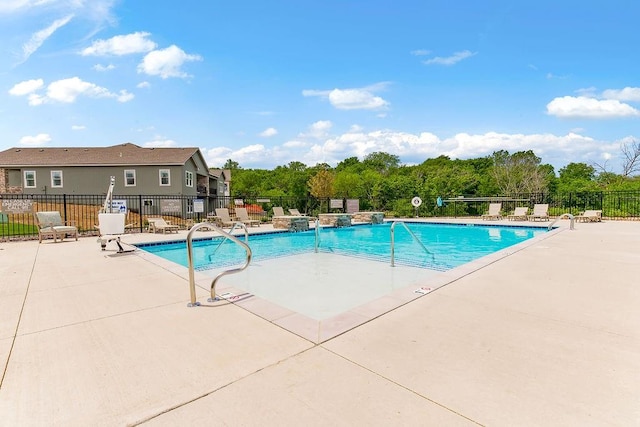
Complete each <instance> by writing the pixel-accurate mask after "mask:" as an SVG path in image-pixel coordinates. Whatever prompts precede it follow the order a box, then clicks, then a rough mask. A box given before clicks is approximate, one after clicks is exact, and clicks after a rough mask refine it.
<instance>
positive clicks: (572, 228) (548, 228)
mask: <svg viewBox="0 0 640 427" xmlns="http://www.w3.org/2000/svg"><path fill="white" fill-rule="evenodd" d="M565 215H566V216H568V217H569V220H570V221H571V223H570V224H569V230H574V229H575V227H574V225H573V223H574V221H575V217H574V216H573V215H571V214H570V213H566V214H562V215H560V216H558V218H556V219H555V220H554V221H553V222H552V223H551V224H549V226H548V227H547V231H551V230H552V229H553V226H554V224H555V223H556V222H558V220H560V218H562V217H563V216H565Z"/></svg>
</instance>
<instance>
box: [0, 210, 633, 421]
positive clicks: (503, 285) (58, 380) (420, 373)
mask: <svg viewBox="0 0 640 427" xmlns="http://www.w3.org/2000/svg"><path fill="white" fill-rule="evenodd" d="M561 224H562V227H563V228H564V230H563V231H561V232H559V233H557V234H555V235H554V236H552V237H549V238H547V239H544V240H540V241H537V242H535V243H534V244H532V245H530V246H528V247H526V248H525V249H523V250H521V251H518V252H515V253H513V254H511V255H509V256H507V257H506V258H504V259H502V260H499V261H497V262H494V263H491V264H489V265H487V266H486V267H484V268H482V269H480V270H477V271H475V272H472V273H470V274H468V275H466V276H463V277H461V278H459V279H457V280H455V281H454V282H453V283H450V284H449V285H447V286H444V287H441V288H439V289H437V290H436V291H434V292H431V293H430V294H428V295H425V296H423V297H421V298H418V299H416V300H414V301H412V302H410V303H408V304H405V305H403V306H401V307H399V308H397V309H395V310H393V311H391V312H389V313H386V314H384V315H382V316H380V317H378V318H375V319H374V320H372V321H369V322H368V323H365V324H363V325H361V326H358V327H356V328H354V329H351V330H349V331H347V332H345V333H343V334H341V335H338V336H337V337H335V338H331V339H329V340H327V341H324V342H321V343H319V344H318V343H315V342H313V341H310V340H308V339H305V338H302V337H301V336H300V335H297V334H294V333H292V332H289V331H288V330H286V329H283V328H281V327H279V326H277V325H276V324H274V323H272V322H269V321H267V320H264V319H263V318H261V317H259V316H257V315H255V314H253V313H251V312H250V311H247V310H245V309H243V308H242V307H240V306H238V305H234V304H229V303H226V302H222V303H213V304H206V297H207V294H208V292H207V290H205V289H201V288H198V290H197V293H198V295H197V297H198V301H203V302H205V304H204V305H205V306H204V307H199V308H187V307H186V303H187V302H188V300H189V292H188V284H187V281H186V279H185V277H184V274H183V271H181V270H179V269H171V268H160V267H158V265H156V264H153V263H151V262H149V261H148V260H147V259H145V258H144V257H141V256H138V255H136V254H133V255H122V256H109V255H111V254H112V252H111V253H110V252H109V251H107V252H102V251H100V249H99V244H98V243H97V242H96V239H95V238H89V237H87V238H81V239H80V240H79V241H78V242H76V241H72V240H65V241H64V242H63V243H57V244H55V243H53V242H52V241H45V242H43V243H42V244H38V242H37V241H36V242H9V243H0V374H1V375H2V377H1V381H2V382H1V384H0V425H2V426H32V425H33V426H49V425H56V426H57V425H60V426H89V425H91V426H99V425H107V426H111V425H113V426H121V425H139V424H142V425H145V426H176V425H189V424H197V425H229V426H238V425H242V426H254V425H255V426H270V425H274V426H300V425H304V426H327V425H334V426H365V425H366V426H391V425H393V426H401V425H405V426H414V425H415V426H423V425H437V426H441V425H446V426H458V425H460V426H473V425H488V426H528V425H532V426H533V425H535V426H541V425H543V426H549V425H554V426H555V425H567V426H633V425H640V310H639V307H640V286H639V284H640V251H639V250H638V248H639V247H640V223H636V222H615V221H607V222H603V223H597V224H577V225H576V230H573V231H570V230H568V229H567V222H566V221H562V222H561ZM260 228H261V229H266V227H260ZM149 237H150V235H138V236H134V237H132V238H133V239H142V238H145V239H148V238H149ZM174 237H175V235H173V236H171V238H174ZM181 237H184V234H182V236H181ZM153 238H156V239H162V238H166V236H160V235H157V236H153Z"/></svg>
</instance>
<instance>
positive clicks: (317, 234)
mask: <svg viewBox="0 0 640 427" xmlns="http://www.w3.org/2000/svg"><path fill="white" fill-rule="evenodd" d="M315 235H316V241H315V245H314V252H315V253H318V246H320V220H319V219H316V226H315Z"/></svg>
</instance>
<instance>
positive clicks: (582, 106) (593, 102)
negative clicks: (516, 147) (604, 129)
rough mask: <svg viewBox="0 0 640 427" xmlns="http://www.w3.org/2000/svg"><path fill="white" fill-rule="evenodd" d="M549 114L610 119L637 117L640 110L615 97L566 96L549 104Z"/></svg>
mask: <svg viewBox="0 0 640 427" xmlns="http://www.w3.org/2000/svg"><path fill="white" fill-rule="evenodd" d="M547 114H549V115H552V116H556V117H561V118H588V119H609V118H615V117H637V116H640V110H638V109H636V108H633V107H632V106H630V105H629V104H624V103H622V102H620V101H618V100H615V99H605V100H599V99H595V98H588V97H586V96H578V97H574V96H564V97H559V98H555V99H553V100H552V101H551V102H549V103H548V104H547Z"/></svg>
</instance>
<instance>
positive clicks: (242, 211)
mask: <svg viewBox="0 0 640 427" xmlns="http://www.w3.org/2000/svg"><path fill="white" fill-rule="evenodd" d="M236 215H238V221H240V222H241V223H243V224H244V225H248V226H250V227H253V226H254V225H257V226H258V227H260V221H258V220H257V219H251V218H249V213H248V212H247V208H236Z"/></svg>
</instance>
